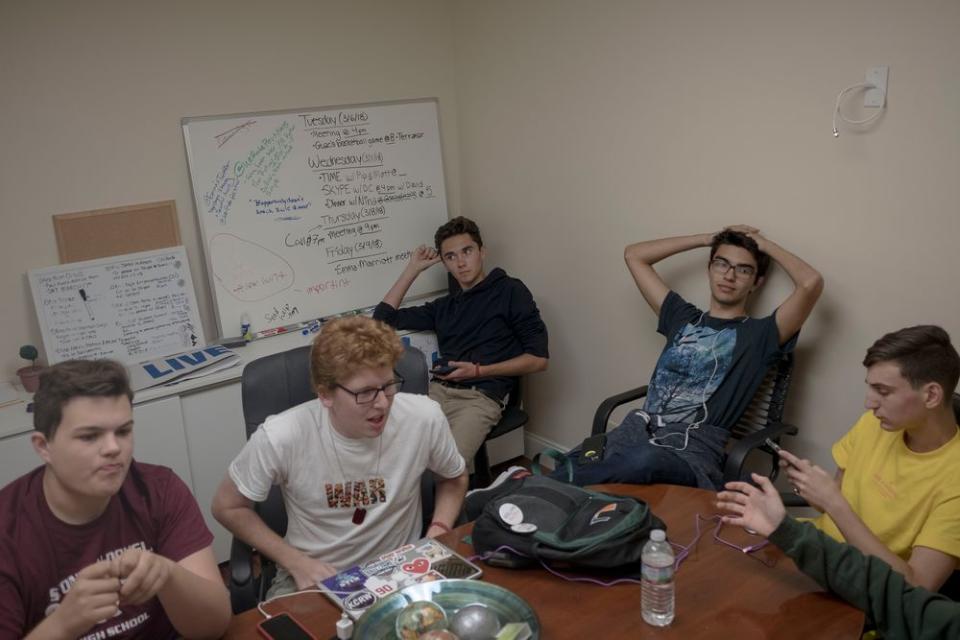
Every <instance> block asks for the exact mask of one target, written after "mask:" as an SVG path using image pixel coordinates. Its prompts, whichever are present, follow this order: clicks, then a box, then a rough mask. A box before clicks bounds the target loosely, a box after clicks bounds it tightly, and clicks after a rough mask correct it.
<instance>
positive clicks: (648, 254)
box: [623, 233, 713, 265]
mask: <svg viewBox="0 0 960 640" xmlns="http://www.w3.org/2000/svg"><path fill="white" fill-rule="evenodd" d="M712 240H713V234H712V233H698V234H694V235H692V236H675V237H672V238H659V239H657V240H644V241H643V242H636V243H634V244H631V245H627V248H626V249H624V250H623V258H624V260H626V261H627V264H631V263H642V264H647V265H653V264H656V263H657V262H660V261H661V260H663V259H664V258H669V257H670V256H672V255H675V254H677V253H682V252H684V251H689V250H690V249H696V248H698V247H709V246H710V242H711V241H712Z"/></svg>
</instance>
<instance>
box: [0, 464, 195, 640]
mask: <svg viewBox="0 0 960 640" xmlns="http://www.w3.org/2000/svg"><path fill="white" fill-rule="evenodd" d="M43 473H44V467H42V466H41V467H38V468H37V469H34V470H33V471H31V472H30V473H28V474H27V475H25V476H22V477H20V478H18V479H17V480H14V481H13V482H11V483H10V484H8V485H7V486H6V487H4V488H3V489H2V490H0V640H6V639H7V638H22V637H23V636H24V635H26V634H27V633H29V632H30V630H32V629H33V628H34V627H35V626H36V625H37V624H39V623H40V622H41V621H42V620H43V619H44V618H45V617H46V616H47V615H49V614H50V613H52V612H53V611H54V610H55V609H56V607H57V606H59V603H60V602H62V601H63V598H64V597H65V596H66V594H67V592H68V591H69V590H70V587H71V586H72V585H73V583H74V581H75V580H76V576H77V573H78V572H80V571H81V570H82V569H83V568H84V567H87V566H88V565H91V564H93V563H95V562H98V561H100V560H105V559H108V558H113V557H119V555H121V554H122V553H123V552H124V551H125V550H126V549H129V548H141V549H145V550H148V551H152V552H154V553H156V554H158V555H161V556H164V557H167V558H170V559H171V560H173V561H175V562H178V561H180V560H182V559H183V558H186V557H187V556H189V555H191V554H193V553H196V552H197V551H200V550H201V549H203V548H205V547H208V546H209V545H210V544H211V543H212V542H213V534H211V533H210V530H209V529H207V526H206V524H205V523H204V521H203V516H202V515H201V514H200V509H199V507H198V506H197V501H196V500H194V498H193V496H192V495H191V493H190V490H189V489H188V488H187V486H186V485H185V484H184V483H183V481H182V480H180V478H178V477H177V475H176V474H175V473H174V472H173V471H171V470H170V469H168V468H166V467H158V466H156V465H152V464H143V463H139V462H132V463H131V465H130V471H129V472H128V473H127V477H126V479H125V480H124V482H123V485H122V486H121V487H120V491H118V492H117V494H116V495H114V496H113V497H112V498H111V499H110V503H109V505H108V506H107V509H106V511H104V512H103V514H101V515H100V517H98V518H97V519H96V520H94V521H92V522H89V523H87V524H84V525H70V524H67V523H65V522H63V521H61V520H59V519H58V518H57V517H56V516H54V515H53V513H52V512H51V511H50V507H49V506H48V505H47V501H46V499H45V498H44V495H43ZM79 637H80V638H84V639H88V640H93V639H99V638H150V639H151V640H153V639H155V638H156V639H161V640H162V639H164V638H176V637H177V633H176V631H175V630H174V629H173V626H172V625H171V624H170V621H169V620H168V619H167V615H166V613H164V611H163V607H162V606H161V605H160V601H159V600H158V599H157V598H155V597H154V598H152V599H150V600H149V601H147V602H145V603H144V604H142V605H137V606H134V605H124V606H123V607H121V611H120V613H119V614H118V615H117V616H114V617H112V618H110V619H108V620H105V621H103V622H101V623H100V624H97V625H95V626H94V627H92V628H91V629H89V630H87V631H85V632H84V633H82V634H81V635H80V636H79Z"/></svg>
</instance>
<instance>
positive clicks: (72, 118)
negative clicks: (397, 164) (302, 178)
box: [0, 0, 459, 379]
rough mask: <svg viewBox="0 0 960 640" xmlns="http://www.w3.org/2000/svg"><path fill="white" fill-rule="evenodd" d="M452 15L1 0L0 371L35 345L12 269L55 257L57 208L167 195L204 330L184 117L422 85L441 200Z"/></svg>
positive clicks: (389, 7)
mask: <svg viewBox="0 0 960 640" xmlns="http://www.w3.org/2000/svg"><path fill="white" fill-rule="evenodd" d="M451 18H452V10H451V8H450V7H449V6H448V3H446V2H444V1H443V0H404V2H393V1H390V0H354V1H352V2H329V1H323V2H321V1H311V0H282V1H280V2H255V1H252V0H236V1H233V2H225V1H223V0H204V1H203V2H190V1H186V0H178V1H174V2H152V3H148V2H140V1H134V2H130V1H127V0H94V1H90V2H72V1H70V0H55V1H54V0H38V1H36V2H2V3H0V60H2V63H0V87H2V89H0V141H2V142H0V224H2V229H3V230H4V232H3V233H2V234H0V265H2V267H3V268H2V269H0V299H2V300H3V304H2V306H0V326H2V327H3V332H2V334H0V379H8V378H12V377H14V371H15V369H16V368H17V367H18V366H21V365H22V364H25V363H23V362H22V361H18V358H17V349H18V347H19V345H21V344H23V343H26V342H32V343H33V344H36V345H37V346H40V344H41V338H40V333H39V327H38V326H37V322H36V317H35V315H34V311H33V305H32V301H31V299H30V293H29V287H28V286H27V281H26V275H25V274H26V271H27V270H28V269H30V268H35V267H46V266H50V265H54V264H57V263H58V262H59V259H58V257H57V248H56V240H55V237H54V233H53V224H52V222H51V218H50V216H51V215H53V214H57V213H67V212H72V211H84V210H89V209H95V208H104V207H115V206H121V205H126V204H135V203H142V202H152V201H157V200H169V199H175V200H176V203H177V211H178V214H179V220H180V231H181V237H182V238H183V239H184V244H185V245H186V247H187V252H188V255H189V258H190V263H191V266H192V270H193V280H194V285H195V287H196V290H197V297H198V299H199V304H200V307H201V313H202V319H203V325H204V329H205V331H206V334H207V336H208V337H210V338H215V337H216V335H217V334H216V327H215V323H214V321H213V312H212V307H211V298H210V291H209V288H208V286H207V279H206V275H205V269H204V262H203V259H202V254H201V249H200V243H199V234H198V232H197V223H196V218H195V214H194V207H193V200H192V197H191V193H190V182H189V177H188V173H187V163H186V156H185V152H184V146H183V136H182V134H181V130H180V119H181V118H182V117H184V116H200V115H210V114H224V113H237V112H246V111H258V110H269V109H283V108H298V107H310V106H324V105H339V104H351V103H362V102H375V101H383V100H397V99H404V98H417V97H426V96H436V97H438V98H439V100H440V121H441V128H442V131H441V135H442V138H443V143H444V153H445V164H446V177H447V188H448V201H449V203H450V206H451V208H452V209H453V210H456V209H457V206H458V205H457V203H458V200H459V194H458V184H459V175H458V170H457V157H458V144H457V128H456V93H455V73H454V66H453V31H452V22H451Z"/></svg>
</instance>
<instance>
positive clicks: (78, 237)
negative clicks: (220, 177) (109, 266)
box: [53, 200, 180, 264]
mask: <svg viewBox="0 0 960 640" xmlns="http://www.w3.org/2000/svg"><path fill="white" fill-rule="evenodd" d="M53 228H54V230H55V231H56V234H57V250H58V252H59V254H60V263H61V264H65V263H68V262H80V261H83V260H95V259H97V258H108V257H111V256H118V255H124V254H128V253H139V252H141V251H151V250H153V249H166V248H167V247H175V246H177V245H179V244H180V226H179V224H178V222H177V205H176V203H175V202H174V201H173V200H167V201H165V202H151V203H147V204H137V205H130V206H125V207H115V208H113V209H95V210H93V211H80V212H77V213H63V214H59V215H55V216H53Z"/></svg>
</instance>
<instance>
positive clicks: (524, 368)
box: [477, 353, 550, 378]
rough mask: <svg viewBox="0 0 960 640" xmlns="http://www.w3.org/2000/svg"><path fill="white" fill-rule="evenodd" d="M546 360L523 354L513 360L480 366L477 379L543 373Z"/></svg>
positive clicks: (547, 362) (547, 361)
mask: <svg viewBox="0 0 960 640" xmlns="http://www.w3.org/2000/svg"><path fill="white" fill-rule="evenodd" d="M549 362H550V361H549V360H548V359H547V358H541V357H540V356H535V355H533V354H530V353H524V354H522V355H519V356H517V357H515V358H510V359H509V360H504V361H502V362H494V363H491V364H482V365H480V375H478V376H477V377H478V378H487V377H492V376H523V375H526V374H528V373H537V372H538V371H545V370H546V368H547V365H548V364H549Z"/></svg>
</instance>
